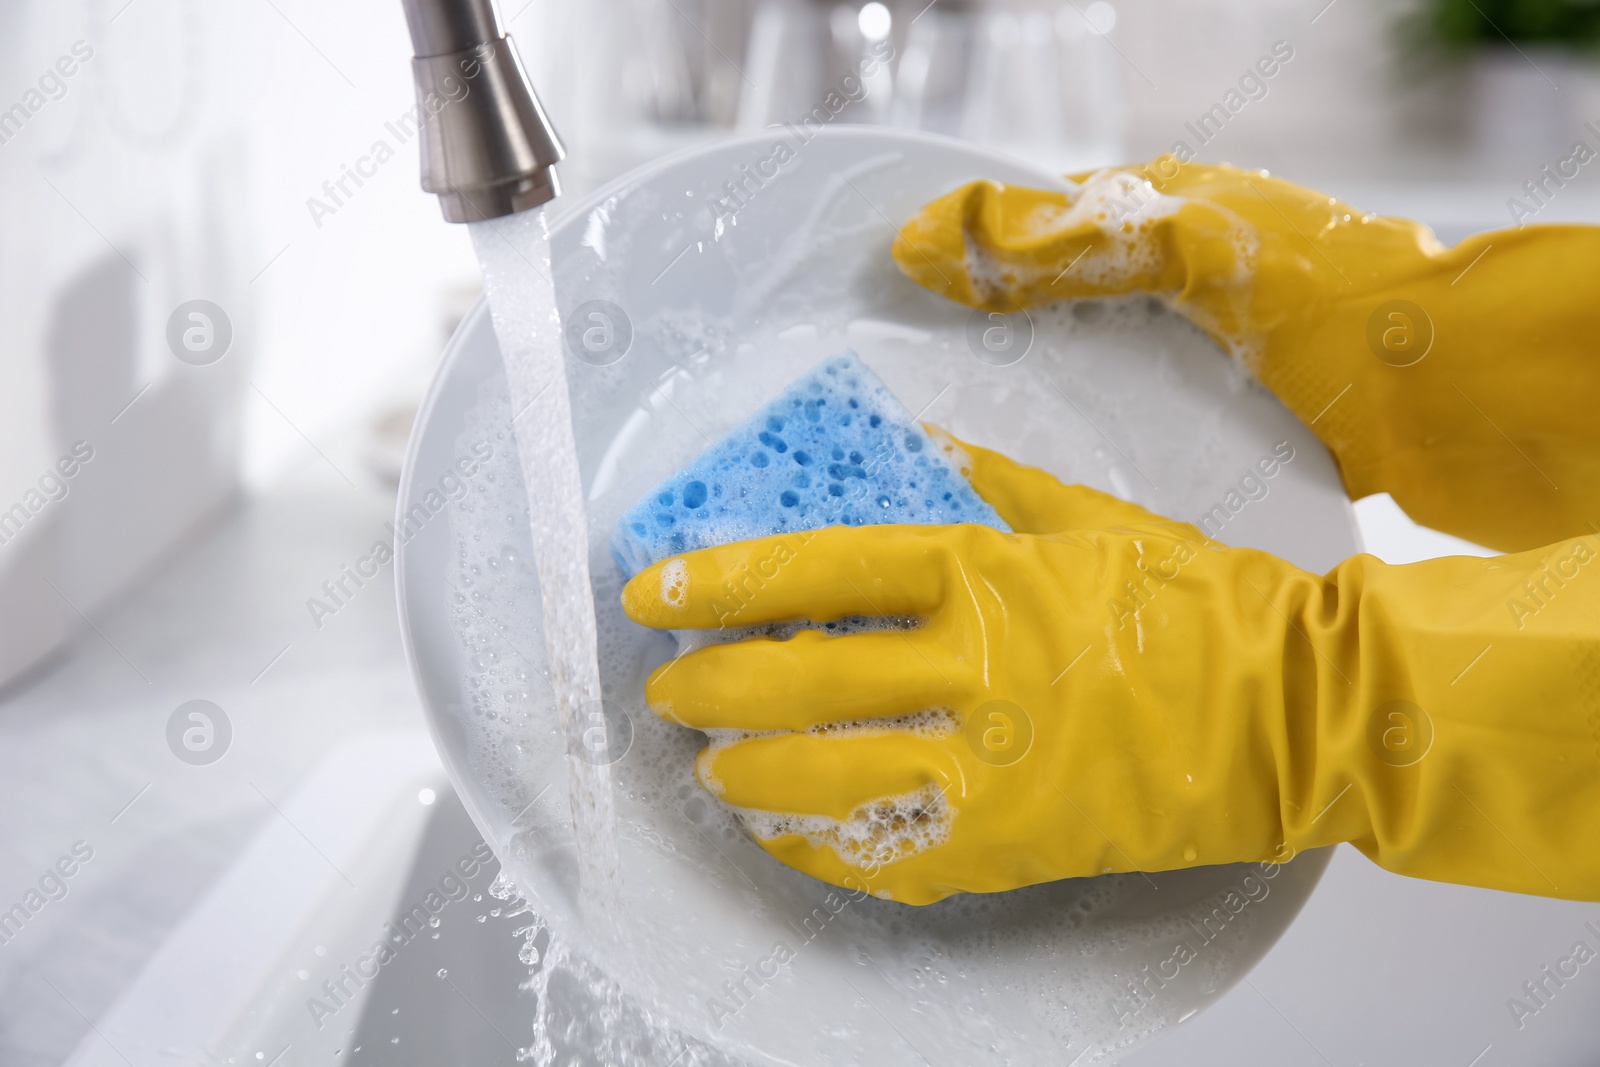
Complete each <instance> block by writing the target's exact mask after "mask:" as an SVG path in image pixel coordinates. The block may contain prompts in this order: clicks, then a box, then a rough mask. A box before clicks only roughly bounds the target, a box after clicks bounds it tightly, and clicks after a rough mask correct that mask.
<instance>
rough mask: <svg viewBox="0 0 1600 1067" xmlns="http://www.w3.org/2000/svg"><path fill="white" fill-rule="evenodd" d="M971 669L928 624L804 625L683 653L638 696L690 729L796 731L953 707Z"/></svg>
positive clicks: (962, 693) (964, 691) (961, 695)
mask: <svg viewBox="0 0 1600 1067" xmlns="http://www.w3.org/2000/svg"><path fill="white" fill-rule="evenodd" d="M941 661H942V664H943V665H942V666H940V665H939V664H940V663H941ZM971 671H972V668H970V667H965V666H961V665H958V664H957V663H954V662H950V657H949V656H948V655H947V654H945V653H944V652H943V651H942V650H941V649H940V648H939V647H938V638H937V637H936V636H935V635H934V634H933V633H932V632H930V631H929V630H914V631H909V632H908V631H904V630H895V631H883V632H873V633H864V634H851V635H849V636H845V637H830V636H827V635H824V634H821V633H818V632H816V631H814V630H807V631H802V632H800V633H798V634H796V635H795V636H794V637H793V638H792V639H790V640H787V641H774V640H770V639H767V638H756V639H753V640H749V641H740V642H737V643H735V644H726V645H711V646H710V647H708V648H702V649H700V650H698V651H696V652H691V653H690V654H688V655H686V656H682V657H680V658H678V659H676V660H673V661H672V662H670V663H667V664H665V665H664V666H662V667H659V668H657V669H656V671H655V673H654V674H652V675H651V676H650V680H649V682H647V683H646V685H645V699H646V700H647V701H648V702H649V704H650V707H651V708H652V709H653V710H654V711H655V712H656V714H658V715H661V716H662V717H664V718H667V719H670V720H672V721H673V722H677V723H679V724H680V725H683V726H692V727H694V728H696V729H699V730H717V729H731V730H752V731H758V730H804V729H806V728H808V727H811V726H817V725H820V724H826V723H838V722H849V721H852V720H855V719H871V718H893V717H895V716H899V715H908V714H911V713H914V712H918V711H922V710H924V709H927V708H937V707H953V706H958V705H959V704H960V702H961V701H962V700H963V699H965V697H966V695H967V694H968V693H969V692H970V690H971V689H972V685H971V684H963V683H970V679H969V678H968V675H969V674H970V673H971Z"/></svg>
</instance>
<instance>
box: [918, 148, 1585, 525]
mask: <svg viewBox="0 0 1600 1067" xmlns="http://www.w3.org/2000/svg"><path fill="white" fill-rule="evenodd" d="M1078 180H1079V181H1081V182H1082V184H1081V186H1080V187H1079V189H1078V190H1077V191H1076V192H1074V193H1070V194H1069V193H1062V192H1054V191H1041V190H1035V189H1026V188H1020V187H1010V186H999V185H996V184H994V183H990V182H974V183H972V184H971V185H967V186H964V187H963V188H960V189H958V190H956V191H955V192H953V193H950V194H949V195H947V196H945V197H943V198H941V199H939V200H936V201H934V202H933V203H931V204H929V205H927V206H926V207H925V208H923V210H922V211H921V212H920V213H919V214H918V215H917V216H916V217H915V218H914V219H912V220H911V221H910V222H909V223H907V224H906V226H905V227H904V229H903V230H902V231H901V234H900V237H899V239H898V240H897V241H896V243H895V247H894V255H895V259H896V260H897V261H898V262H899V264H900V267H901V269H902V270H904V271H905V273H906V274H907V275H909V276H910V277H911V278H912V279H913V280H914V281H916V282H918V283H920V284H921V285H923V286H926V287H927V288H929V289H932V290H933V291H935V292H938V293H942V294H944V295H946V296H948V297H950V298H952V299H954V300H957V301H960V302H961V303H963V304H967V305H969V306H972V307H980V308H985V309H988V310H991V311H1011V310H1014V309H1017V308H1026V307H1031V306H1035V305H1039V304H1045V303H1049V302H1051V301H1055V300H1062V299H1067V298H1075V297H1098V296H1110V295H1118V294H1123V293H1128V292H1133V291H1146V292H1151V293H1155V294H1158V295H1160V296H1162V297H1163V298H1165V299H1168V300H1169V301H1170V302H1171V303H1172V305H1173V306H1174V307H1175V308H1176V309H1177V310H1178V311H1180V312H1182V313H1183V314H1185V315H1187V316H1189V317H1190V318H1191V319H1192V320H1193V321H1194V322H1195V323H1197V324H1198V325H1199V326H1201V327H1202V328H1203V329H1205V330H1207V331H1208V332H1209V333H1210V334H1211V335H1212V336H1213V337H1214V338H1215V339H1216V340H1218V341H1219V342H1220V343H1222V344H1223V346H1224V347H1226V348H1228V349H1230V350H1231V351H1233V352H1234V353H1235V354H1236V355H1238V356H1239V357H1240V358H1241V359H1242V360H1243V361H1244V362H1245V364H1246V366H1247V367H1248V368H1249V369H1250V370H1251V372H1252V373H1253V374H1255V376H1256V377H1257V378H1259V380H1260V381H1261V383H1262V384H1263V385H1265V386H1266V387H1267V388H1268V389H1270V390H1272V392H1274V393H1275V394H1277V396H1278V397H1279V399H1281V400H1282V401H1283V402H1284V404H1285V405H1287V406H1288V407H1289V409H1290V410H1292V411H1293V412H1294V413H1295V414H1296V415H1298V416H1299V417H1300V418H1301V420H1302V421H1304V422H1306V423H1307V424H1309V425H1310V426H1311V428H1312V430H1313V431H1315V432H1316V433H1317V435H1318V436H1319V437H1321V438H1322V440H1323V442H1324V443H1325V444H1326V445H1327V446H1328V447H1329V449H1331V450H1332V452H1333V454H1334V456H1335V457H1336V458H1337V459H1338V462H1339V468H1340V471H1341V472H1342V474H1343V477H1344V483H1345V488H1346V490H1347V491H1348V492H1349V494H1350V496H1351V498H1352V499H1359V498H1360V497H1363V496H1366V495H1368V494H1370V493H1376V492H1383V491H1387V492H1389V493H1391V494H1392V495H1393V496H1394V499H1395V500H1396V501H1397V502H1398V503H1399V504H1400V506H1401V507H1402V508H1404V509H1405V511H1406V513H1407V514H1408V515H1410V516H1411V517H1412V518H1413V519H1415V520H1416V521H1417V522H1420V523H1422V524H1424V525H1427V526H1431V527H1434V528H1435V529H1439V530H1444V531H1446V532H1448V533H1452V534H1455V535H1457V536H1460V537H1464V538H1467V539H1469V540H1471V541H1475V542H1477V543H1479V544H1484V545H1489V546H1491V547H1493V548H1498V549H1501V550H1503V551H1520V550H1523V549H1529V548H1534V547H1536V546H1539V545H1547V544H1550V543H1551V542H1553V541H1555V540H1558V539H1560V538H1563V537H1575V536H1580V535H1584V534H1586V533H1590V532H1594V531H1595V529H1596V525H1595V524H1596V523H1600V418H1596V417H1595V413H1594V410H1593V403H1594V398H1595V397H1596V396H1600V358H1596V353H1597V349H1600V299H1597V295H1600V294H1597V288H1600V286H1597V279H1600V227H1590V226H1529V227H1526V228H1524V229H1520V230H1507V231H1502V232H1499V233H1487V234H1480V235H1478V236H1476V237H1472V238H1470V239H1468V240H1466V241H1463V242H1462V243H1461V244H1459V245H1457V246H1456V247H1455V248H1452V249H1448V250H1447V249H1445V248H1443V247H1442V246H1441V245H1440V244H1439V242H1438V241H1437V240H1436V239H1435V238H1434V236H1433V234H1432V232H1431V231H1429V230H1428V229H1427V228H1426V227H1424V226H1421V225H1419V224H1417V223H1414V222H1407V221H1405V220H1402V219H1389V218H1377V217H1374V216H1368V215H1364V214H1362V212H1361V211H1360V210H1358V209H1357V208H1354V207H1352V206H1350V205H1349V204H1345V203H1341V202H1340V201H1338V200H1336V199H1334V198H1333V197H1329V196H1325V195H1323V194H1321V193H1316V192H1312V191H1311V190H1309V189H1304V188H1301V187H1299V186H1296V185H1291V184H1290V183H1288V182H1284V181H1279V180H1277V179H1274V178H1270V177H1267V176H1266V175H1265V174H1264V173H1260V172H1252V171H1242V170H1237V169H1234V168H1232V167H1223V166H1208V165H1204V164H1200V163H1186V164H1180V163H1179V161H1178V160H1177V159H1175V158H1173V157H1171V156H1165V157H1162V158H1160V159H1157V160H1155V161H1153V162H1152V163H1150V164H1149V165H1148V166H1145V167H1139V168H1130V169H1126V170H1117V171H1105V172H1100V173H1098V174H1095V175H1082V176H1079V179H1078Z"/></svg>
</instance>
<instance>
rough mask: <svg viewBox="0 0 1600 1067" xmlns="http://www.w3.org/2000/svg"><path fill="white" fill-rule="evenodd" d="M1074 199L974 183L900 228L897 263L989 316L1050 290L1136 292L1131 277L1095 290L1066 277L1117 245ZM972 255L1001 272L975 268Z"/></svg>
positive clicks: (1063, 294)
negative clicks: (1079, 209)
mask: <svg viewBox="0 0 1600 1067" xmlns="http://www.w3.org/2000/svg"><path fill="white" fill-rule="evenodd" d="M1073 199H1074V198H1073V195H1072V194H1070V193H1066V192H1062V191H1057V190H1048V189H1027V188H1024V187H1021V186H1011V185H999V184H996V183H994V182H987V181H978V182H971V183H969V184H967V185H964V186H962V187H961V188H959V189H957V190H955V191H954V192H951V193H947V194H946V195H944V196H942V197H940V198H939V199H937V200H934V201H933V202H931V203H929V204H927V205H925V206H924V207H923V208H922V209H921V210H920V211H918V212H917V214H916V215H914V216H913V217H912V218H911V219H910V220H909V221H908V222H906V224H905V225H904V226H902V227H901V228H900V232H899V233H898V234H896V236H895V241H894V246H893V249H892V252H893V255H894V259H895V262H896V263H897V264H898V265H899V267H900V269H901V271H902V272H904V273H905V275H906V276H907V277H908V278H910V279H911V280H912V281H914V282H916V283H917V284H918V285H921V286H922V287H923V288H925V289H930V290H932V291H933V292H935V293H938V294H939V295H941V296H944V297H947V298H949V299H951V300H955V301H956V302H958V303H961V304H965V305H967V306H968V307H976V308H982V309H984V310H986V311H1000V312H1010V311H1016V310H1017V309H1019V308H1022V307H1026V306H1029V305H1032V304H1036V303H1041V302H1044V301H1046V300H1048V299H1051V298H1052V297H1051V293H1052V292H1053V293H1054V297H1053V298H1054V299H1069V298H1073V297H1081V296H1111V295H1121V294H1122V293H1126V292H1130V291H1132V290H1133V289H1134V288H1136V287H1137V284H1136V282H1135V280H1134V279H1132V278H1129V279H1126V280H1123V281H1119V282H1118V283H1117V284H1113V285H1093V284H1089V283H1087V282H1086V281H1085V280H1083V279H1082V278H1068V277H1066V275H1067V274H1069V273H1071V272H1070V271H1069V270H1067V268H1068V266H1069V265H1070V264H1073V263H1075V262H1078V261H1079V260H1081V259H1096V258H1101V257H1103V256H1104V254H1105V253H1106V252H1107V251H1108V250H1110V249H1112V248H1113V247H1114V246H1115V245H1116V244H1117V238H1116V237H1115V236H1113V235H1110V234H1107V233H1106V232H1104V231H1103V230H1102V228H1101V226H1100V225H1099V221H1098V220H1097V219H1096V218H1095V217H1094V216H1093V215H1091V214H1082V215H1075V214H1074V213H1073V211H1072V207H1073ZM974 253H975V254H976V255H977V256H979V257H982V259H983V260H985V261H987V265H992V266H993V267H994V268H995V269H993V270H977V271H974V270H973V269H971V263H972V258H973V255H974ZM1097 253H1098V255H1097Z"/></svg>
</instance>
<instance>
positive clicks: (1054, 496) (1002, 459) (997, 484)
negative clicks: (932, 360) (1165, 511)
mask: <svg viewBox="0 0 1600 1067" xmlns="http://www.w3.org/2000/svg"><path fill="white" fill-rule="evenodd" d="M928 429H929V431H930V432H932V433H933V435H934V439H935V440H940V439H941V438H943V439H947V440H948V441H949V442H951V443H953V444H954V445H955V446H956V448H957V449H958V450H959V451H960V452H965V453H966V456H965V457H964V459H965V461H964V462H962V464H961V473H962V474H964V475H966V476H967V480H968V481H970V482H971V483H972V488H973V489H975V490H977V492H978V495H979V496H981V497H983V499H984V500H986V501H988V503H989V505H990V506H991V507H993V508H994V509H995V510H996V511H998V512H999V513H1000V517H1001V518H1003V519H1005V520H1006V522H1008V523H1010V524H1011V528H1012V529H1013V530H1015V531H1016V532H1017V533H1025V534H1047V533H1060V532H1062V531H1065V530H1095V529H1098V530H1104V529H1111V528H1114V527H1118V526H1128V525H1131V524H1135V523H1147V522H1161V521H1164V520H1162V518H1161V517H1160V516H1158V515H1156V514H1154V513H1153V512H1150V511H1147V510H1146V509H1144V508H1142V507H1140V506H1139V505H1138V504H1133V503H1129V502H1128V501H1126V500H1121V499H1118V498H1117V497H1114V496H1111V495H1110V494H1109V493H1102V492H1100V491H1099V490H1098V489H1090V488H1089V487H1088V486H1084V485H1065V484H1063V483H1062V482H1061V480H1060V479H1058V478H1056V476H1055V475H1053V474H1051V473H1049V472H1048V471H1045V470H1041V469H1039V468H1038V467H1025V466H1023V465H1022V464H1020V463H1018V462H1016V461H1015V460H1013V459H1011V458H1010V457H1009V456H1005V455H1002V454H1001V453H999V452H994V451H991V450H989V449H987V448H980V447H979V446H977V445H973V444H968V443H967V442H966V441H962V440H960V439H959V438H957V437H955V436H954V435H951V434H948V433H945V432H944V431H943V430H939V429H938V428H936V427H932V426H930V427H928ZM942 443H943V441H941V444H942ZM957 458H962V457H959V456H958V457H957Z"/></svg>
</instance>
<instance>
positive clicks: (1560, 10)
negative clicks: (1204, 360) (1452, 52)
mask: <svg viewBox="0 0 1600 1067" xmlns="http://www.w3.org/2000/svg"><path fill="white" fill-rule="evenodd" d="M1411 29H1412V30H1413V32H1415V33H1417V34H1418V35H1419V36H1421V37H1423V38H1424V39H1426V40H1428V41H1430V42H1431V43H1433V44H1435V45H1442V46H1445V47H1447V48H1467V47H1471V46H1475V45H1484V44H1487V45H1498V44H1504V43H1505V42H1506V41H1507V40H1510V41H1512V42H1517V43H1536V44H1565V45H1573V46H1577V47H1593V46H1596V45H1600V0H1428V2H1427V3H1426V4H1425V5H1424V7H1423V10H1421V11H1419V12H1417V14H1416V16H1415V17H1414V19H1413V20H1412V26H1411Z"/></svg>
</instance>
